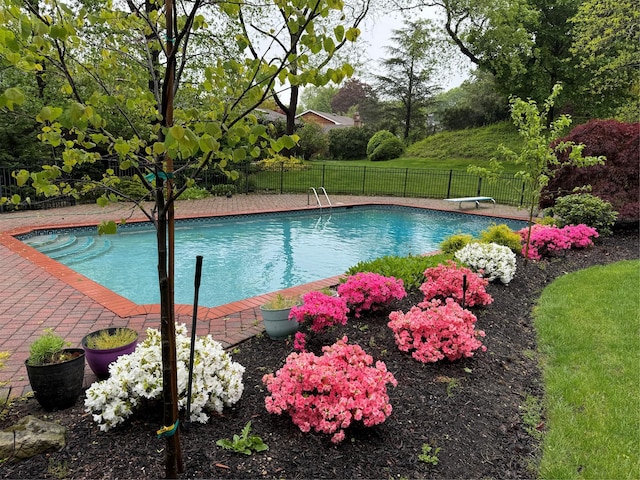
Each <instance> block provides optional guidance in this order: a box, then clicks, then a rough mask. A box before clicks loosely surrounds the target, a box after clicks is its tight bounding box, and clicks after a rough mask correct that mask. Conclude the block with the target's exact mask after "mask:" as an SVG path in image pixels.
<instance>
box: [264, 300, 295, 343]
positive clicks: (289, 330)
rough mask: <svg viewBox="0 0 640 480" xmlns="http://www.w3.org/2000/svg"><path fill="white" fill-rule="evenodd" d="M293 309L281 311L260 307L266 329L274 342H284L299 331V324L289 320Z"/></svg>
mask: <svg viewBox="0 0 640 480" xmlns="http://www.w3.org/2000/svg"><path fill="white" fill-rule="evenodd" d="M290 311H291V307H289V308H283V309H280V310H267V309H265V308H264V307H260V313H261V314H262V321H263V323H264V329H265V330H266V332H267V335H269V337H270V338H272V339H273V340H284V339H286V338H287V337H288V336H289V335H293V334H295V333H296V332H297V331H298V322H297V321H296V320H289V312H290Z"/></svg>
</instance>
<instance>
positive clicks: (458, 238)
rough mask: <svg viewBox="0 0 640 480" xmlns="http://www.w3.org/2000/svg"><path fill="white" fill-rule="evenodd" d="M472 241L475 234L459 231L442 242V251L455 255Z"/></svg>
mask: <svg viewBox="0 0 640 480" xmlns="http://www.w3.org/2000/svg"><path fill="white" fill-rule="evenodd" d="M518 238H520V237H518ZM472 241H473V236H472V235H469V234H468V233H457V234H455V235H449V236H448V237H447V238H445V239H444V240H443V241H442V243H441V244H440V250H441V251H442V253H445V254H447V255H453V254H454V253H456V252H457V251H458V250H460V249H461V248H462V247H464V246H465V245H466V244H467V243H471V242H472ZM434 266H435V265H434Z"/></svg>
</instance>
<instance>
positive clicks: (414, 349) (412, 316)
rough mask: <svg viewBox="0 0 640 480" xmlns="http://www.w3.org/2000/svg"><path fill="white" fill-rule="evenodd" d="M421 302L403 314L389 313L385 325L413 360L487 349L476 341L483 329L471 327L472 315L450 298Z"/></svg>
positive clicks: (450, 357)
mask: <svg viewBox="0 0 640 480" xmlns="http://www.w3.org/2000/svg"><path fill="white" fill-rule="evenodd" d="M421 305H422V308H420V307H412V308H411V310H409V311H408V312H407V313H403V312H401V311H397V312H391V313H390V314H389V319H390V321H389V323H388V324H387V325H388V326H389V328H391V330H393V333H394V336H395V339H396V345H398V348H399V349H400V350H401V351H403V352H411V356H412V357H413V358H415V359H416V360H418V361H420V362H423V363H428V362H437V361H439V360H442V359H444V358H446V359H448V360H450V361H454V360H458V359H460V358H462V357H471V356H473V352H475V351H476V350H478V349H481V350H482V351H483V352H484V351H486V350H487V347H485V346H484V345H482V342H481V341H480V340H479V337H484V336H485V333H484V331H482V330H476V329H475V323H476V316H475V315H474V314H473V313H471V312H470V311H469V310H467V309H465V308H462V307H461V306H460V305H459V304H458V303H457V302H456V301H455V300H454V299H452V298H447V299H446V301H445V302H444V303H443V302H442V301H440V300H432V301H430V302H424V303H423V304H421Z"/></svg>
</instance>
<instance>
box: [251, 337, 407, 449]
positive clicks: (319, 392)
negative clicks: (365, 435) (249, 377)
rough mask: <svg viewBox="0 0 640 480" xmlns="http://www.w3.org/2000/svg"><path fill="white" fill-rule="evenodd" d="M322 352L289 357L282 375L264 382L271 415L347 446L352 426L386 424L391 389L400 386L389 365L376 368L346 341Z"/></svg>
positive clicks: (293, 354) (357, 346) (358, 349)
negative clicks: (285, 415) (347, 433)
mask: <svg viewBox="0 0 640 480" xmlns="http://www.w3.org/2000/svg"><path fill="white" fill-rule="evenodd" d="M322 352H323V353H322V355H320V356H316V355H315V354H313V353H310V352H304V353H296V352H294V353H291V354H290V355H289V356H288V357H287V360H286V362H285V364H284V366H283V367H282V368H281V369H280V370H278V371H277V372H276V373H275V374H272V373H271V374H268V375H265V376H264V377H263V378H262V381H263V383H264V384H265V385H266V386H267V389H268V390H269V393H270V395H268V396H267V397H266V398H265V407H266V409H267V411H268V412H269V413H273V414H276V415H280V414H282V413H288V414H289V415H290V416H291V420H292V421H293V423H294V424H296V425H297V426H298V427H299V428H300V430H302V431H303V432H309V431H310V430H311V429H313V430H315V431H316V432H320V433H327V434H330V435H332V436H331V441H332V442H333V443H340V442H341V441H343V440H344V438H345V429H346V428H348V427H349V425H351V424H352V423H353V422H362V423H363V424H364V425H365V426H367V427H370V426H373V425H377V424H380V423H382V422H384V421H385V420H386V419H387V417H388V416H389V415H390V414H391V411H392V408H391V404H390V403H389V395H388V394H387V384H388V383H390V384H391V385H393V386H394V387H395V386H396V385H397V384H398V382H397V381H396V379H395V377H394V376H393V374H391V372H388V371H387V367H386V365H385V364H384V363H383V362H380V361H377V362H375V366H373V358H372V357H371V356H370V355H368V354H367V353H366V352H365V351H364V350H363V349H362V348H361V347H360V346H359V345H350V344H349V343H348V339H347V337H346V336H345V337H343V338H342V339H341V340H338V341H337V342H336V343H334V344H333V345H330V346H325V347H323V348H322Z"/></svg>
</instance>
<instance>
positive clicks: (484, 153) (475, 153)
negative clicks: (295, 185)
mask: <svg viewBox="0 0 640 480" xmlns="http://www.w3.org/2000/svg"><path fill="white" fill-rule="evenodd" d="M501 143H503V144H505V145H506V146H508V147H509V148H511V149H512V150H515V151H518V150H519V149H520V147H521V145H522V140H521V139H520V136H519V135H518V132H517V130H516V128H515V127H514V126H513V125H512V124H511V123H508V122H502V123H497V124H494V125H488V126H486V127H480V128H470V129H465V130H455V131H450V132H440V133H436V134H435V135H431V136H429V137H427V138H425V139H424V140H421V141H419V142H416V143H414V144H413V145H410V146H409V147H408V148H407V150H406V152H405V154H404V155H403V156H402V157H401V158H396V159H393V160H387V161H384V162H371V161H369V160H367V159H362V160H349V161H322V162H319V161H314V162H313V163H314V164H317V163H322V164H325V165H341V166H344V165H349V166H354V167H378V168H426V169H437V170H444V171H449V170H459V171H466V170H467V167H468V166H469V165H481V166H484V165H486V164H487V162H488V161H489V159H491V158H492V157H495V156H496V150H497V148H498V145H500V144H501ZM504 167H505V172H507V173H513V172H515V171H516V166H515V165H514V164H512V163H508V162H506V163H504Z"/></svg>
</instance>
